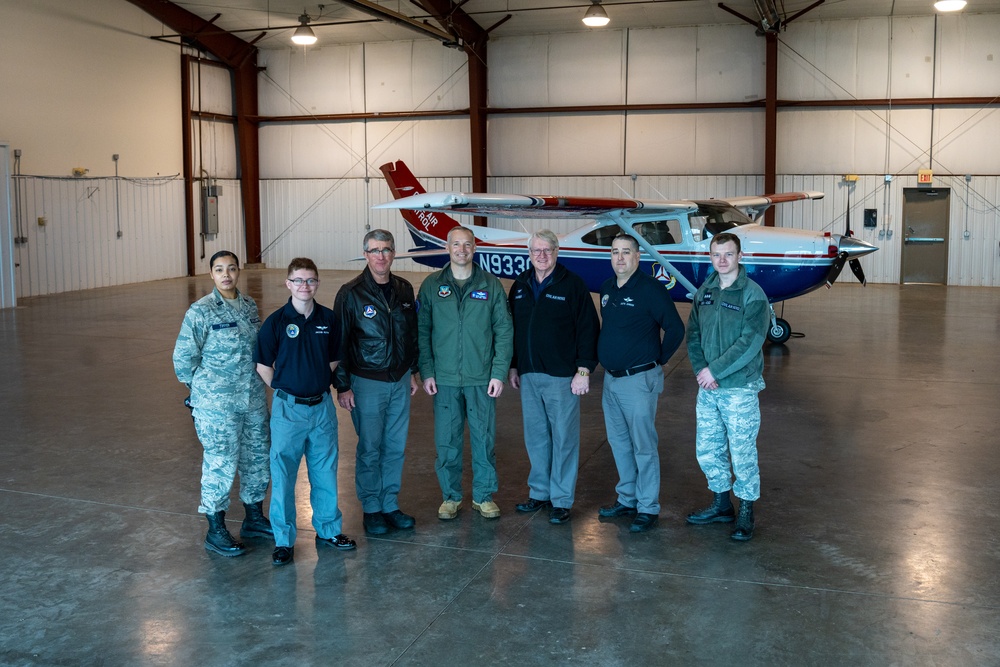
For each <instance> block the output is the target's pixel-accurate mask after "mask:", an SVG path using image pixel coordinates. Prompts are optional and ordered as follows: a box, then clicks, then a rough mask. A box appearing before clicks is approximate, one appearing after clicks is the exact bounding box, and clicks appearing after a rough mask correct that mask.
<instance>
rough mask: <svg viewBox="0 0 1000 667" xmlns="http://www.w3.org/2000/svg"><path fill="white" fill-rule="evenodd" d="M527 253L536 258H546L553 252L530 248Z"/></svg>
mask: <svg viewBox="0 0 1000 667" xmlns="http://www.w3.org/2000/svg"><path fill="white" fill-rule="evenodd" d="M529 252H531V254H532V255H534V256H535V257H537V256H539V255H545V256H548V255H551V254H552V253H553V252H555V251H554V250H553V249H552V248H531V250H530V251H529Z"/></svg>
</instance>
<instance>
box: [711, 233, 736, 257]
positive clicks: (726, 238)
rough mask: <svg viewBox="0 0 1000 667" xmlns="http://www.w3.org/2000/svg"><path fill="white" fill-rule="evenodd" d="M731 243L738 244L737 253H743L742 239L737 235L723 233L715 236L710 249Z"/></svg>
mask: <svg viewBox="0 0 1000 667" xmlns="http://www.w3.org/2000/svg"><path fill="white" fill-rule="evenodd" d="M730 241H732V242H733V243H735V244H736V252H737V253H741V252H743V246H741V245H740V237H739V236H737V235H736V234H730V233H729V232H722V233H721V234H716V235H715V236H713V237H712V242H711V243H709V244H708V247H709V249H710V250H711V248H712V246H714V245H721V244H723V243H729V242H730Z"/></svg>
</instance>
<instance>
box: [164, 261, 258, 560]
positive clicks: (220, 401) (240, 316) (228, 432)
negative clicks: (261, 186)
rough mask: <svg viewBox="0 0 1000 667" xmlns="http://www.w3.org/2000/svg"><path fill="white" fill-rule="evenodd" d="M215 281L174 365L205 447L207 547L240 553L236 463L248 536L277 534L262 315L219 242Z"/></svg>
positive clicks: (185, 331) (195, 309) (185, 328)
mask: <svg viewBox="0 0 1000 667" xmlns="http://www.w3.org/2000/svg"><path fill="white" fill-rule="evenodd" d="M209 266H210V267H211V272H212V280H214V281H215V289H213V290H212V293H211V294H208V295H206V296H204V297H202V298H201V299H199V300H198V301H196V302H194V303H193V304H192V305H191V307H190V308H189V309H188V311H187V314H185V315H184V322H183V324H181V331H180V334H179V335H178V336H177V343H176V345H175V346H174V357H173V359H174V372H175V373H176V375H177V379H178V380H180V381H181V382H183V383H184V384H185V385H187V387H188V388H189V389H190V390H191V397H190V402H191V408H192V416H193V417H194V425H195V431H197V433H198V439H199V440H200V441H201V444H202V446H203V447H204V449H205V455H204V459H203V462H202V469H201V504H200V505H199V507H198V511H199V512H201V513H202V514H204V515H205V516H206V517H207V518H208V534H207V535H206V536H205V548H206V549H207V550H209V551H212V552H215V553H218V554H221V555H223V556H239V555H241V554H244V553H246V547H244V546H243V544H242V543H241V542H238V541H237V540H236V539H234V538H233V536H232V535H231V534H230V533H229V530H228V529H227V528H226V523H225V519H226V510H227V509H228V508H229V493H230V490H231V489H232V486H233V481H234V479H235V477H236V473H237V471H238V472H239V475H240V499H241V500H242V501H243V506H244V507H245V508H246V518H245V519H244V520H243V525H242V527H241V529H240V535H241V536H243V537H272V535H273V533H272V532H271V524H270V522H269V521H268V520H267V518H266V517H265V516H264V512H263V501H264V494H265V493H266V492H267V485H268V483H269V482H270V479H271V475H270V470H271V469H270V463H269V460H268V450H269V449H270V428H269V426H268V414H267V403H266V399H265V395H264V383H263V382H262V381H261V379H260V376H259V375H258V374H257V370H256V368H255V366H254V363H253V351H254V347H255V346H256V344H257V330H258V329H259V328H260V324H261V321H260V315H259V313H258V312H257V303H256V302H255V301H254V300H253V299H252V298H251V297H249V296H247V295H246V294H243V293H242V292H240V291H239V290H238V289H237V288H236V282H237V281H238V280H239V276H240V262H239V259H238V258H237V257H236V255H234V254H233V253H232V252H229V251H228V250H222V251H219V252H217V253H215V255H213V256H212V259H211V262H210V263H209Z"/></svg>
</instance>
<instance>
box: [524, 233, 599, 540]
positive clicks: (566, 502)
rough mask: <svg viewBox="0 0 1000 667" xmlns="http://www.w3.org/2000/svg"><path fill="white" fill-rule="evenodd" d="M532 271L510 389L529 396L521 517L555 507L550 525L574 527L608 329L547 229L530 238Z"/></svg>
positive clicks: (526, 398) (527, 275) (528, 276)
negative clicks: (591, 401)
mask: <svg viewBox="0 0 1000 667" xmlns="http://www.w3.org/2000/svg"><path fill="white" fill-rule="evenodd" d="M528 252H529V255H530V260H531V267H529V268H528V269H527V270H525V271H524V272H523V273H521V275H519V276H518V277H517V278H515V279H514V284H513V285H511V288H510V293H509V294H508V297H507V301H508V303H509V305H510V312H511V315H512V316H513V318H514V357H513V359H512V361H511V367H510V372H509V379H510V386H511V387H513V388H515V389H520V390H521V410H522V413H523V416H524V446H525V448H526V449H527V450H528V460H529V461H530V462H531V471H530V472H529V473H528V500H527V501H526V502H523V503H518V504H517V505H516V506H515V509H517V511H518V512H535V511H537V510H539V509H542V508H543V507H552V510H551V511H550V513H549V523H553V524H563V523H566V522H567V521H569V520H570V508H571V507H572V506H573V500H574V496H575V492H576V478H577V471H578V468H579V461H580V396H582V395H583V394H586V393H587V392H588V391H590V374H591V372H593V370H594V368H596V366H597V334H598V332H599V331H600V323H599V322H598V319H597V309H596V308H594V300H593V298H592V297H591V296H590V291H589V290H588V289H587V286H586V284H585V283H584V282H583V279H582V278H580V276H578V275H576V274H575V273H573V272H572V271H570V270H569V269H567V268H566V267H565V266H563V265H561V264H559V263H557V261H556V260H557V259H558V257H559V238H558V237H557V236H556V235H555V234H554V233H553V232H552V231H550V230H548V229H543V230H540V231H537V232H535V233H534V234H532V235H531V236H530V237H529V238H528Z"/></svg>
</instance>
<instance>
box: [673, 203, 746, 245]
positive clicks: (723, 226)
mask: <svg viewBox="0 0 1000 667" xmlns="http://www.w3.org/2000/svg"><path fill="white" fill-rule="evenodd" d="M689 220H690V221H691V233H692V234H693V235H694V237H695V241H701V240H703V239H710V238H712V237H713V236H715V235H716V234H721V233H722V232H727V231H729V230H730V229H733V228H734V227H739V226H740V225H749V224H751V223H753V220H751V219H750V218H748V217H747V216H746V215H744V214H743V213H741V212H740V211H739V210H737V209H735V208H733V207H732V206H729V205H727V204H720V205H717V206H716V205H712V204H704V203H699V205H698V211H697V213H692V214H691V217H690V218H689Z"/></svg>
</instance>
